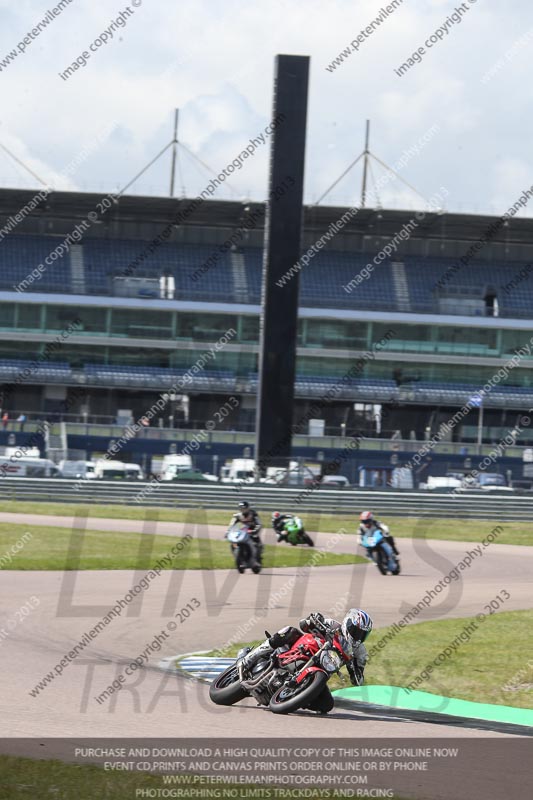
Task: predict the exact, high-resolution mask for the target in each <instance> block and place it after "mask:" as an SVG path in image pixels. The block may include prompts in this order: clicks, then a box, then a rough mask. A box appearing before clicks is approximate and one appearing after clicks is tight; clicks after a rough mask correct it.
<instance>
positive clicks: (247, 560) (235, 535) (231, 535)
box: [226, 525, 261, 575]
mask: <svg viewBox="0 0 533 800" xmlns="http://www.w3.org/2000/svg"><path fill="white" fill-rule="evenodd" d="M226 538H227V540H228V542H229V543H230V547H231V553H232V555H233V558H234V559H235V566H236V567H237V570H238V572H239V573H240V574H241V575H242V573H243V572H244V571H245V570H246V569H251V570H252V572H253V573H254V574H255V575H258V574H259V573H260V572H261V563H260V561H259V558H258V552H257V545H256V543H255V542H254V540H253V539H252V537H251V536H250V534H249V532H248V528H246V527H239V526H236V525H233V526H232V527H231V528H229V529H228V532H227V534H226Z"/></svg>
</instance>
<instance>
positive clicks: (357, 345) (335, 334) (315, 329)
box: [306, 319, 367, 350]
mask: <svg viewBox="0 0 533 800" xmlns="http://www.w3.org/2000/svg"><path fill="white" fill-rule="evenodd" d="M366 335H367V323H366V322H347V321H343V320H325V319H308V320H307V336H306V344H307V346H310V347H330V348H340V349H346V348H348V349H351V350H364V349H366Z"/></svg>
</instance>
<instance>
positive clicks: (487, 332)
mask: <svg viewBox="0 0 533 800" xmlns="http://www.w3.org/2000/svg"><path fill="white" fill-rule="evenodd" d="M436 336H437V342H436V349H437V351H438V352H445V353H459V354H461V353H465V354H469V355H483V354H486V353H487V352H490V353H491V354H496V353H497V347H498V334H497V331H496V330H493V329H491V328H458V327H453V326H451V325H440V326H439V327H437V329H436Z"/></svg>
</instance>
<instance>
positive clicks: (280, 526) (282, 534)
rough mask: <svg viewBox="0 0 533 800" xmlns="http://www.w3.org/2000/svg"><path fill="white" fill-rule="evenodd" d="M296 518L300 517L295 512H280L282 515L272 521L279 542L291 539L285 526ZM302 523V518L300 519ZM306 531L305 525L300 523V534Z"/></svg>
mask: <svg viewBox="0 0 533 800" xmlns="http://www.w3.org/2000/svg"><path fill="white" fill-rule="evenodd" d="M294 519H300V518H299V517H296V515H295V514H280V516H279V517H278V518H277V519H276V520H274V522H273V523H272V527H273V528H274V530H275V531H276V533H277V535H278V539H277V541H278V542H288V541H289V532H288V531H287V530H286V528H285V526H286V524H287V523H288V522H291V521H292V520H294ZM300 523H301V520H300ZM303 533H305V531H304V528H303V525H301V524H300V535H302V534H303Z"/></svg>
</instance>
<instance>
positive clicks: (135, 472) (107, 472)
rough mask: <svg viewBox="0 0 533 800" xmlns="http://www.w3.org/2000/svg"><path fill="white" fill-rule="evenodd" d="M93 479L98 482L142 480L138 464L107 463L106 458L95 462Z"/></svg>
mask: <svg viewBox="0 0 533 800" xmlns="http://www.w3.org/2000/svg"><path fill="white" fill-rule="evenodd" d="M94 477H95V479H96V480H100V481H117V480H122V481H135V480H142V479H143V474H142V470H141V468H140V466H139V465H138V464H128V463H125V462H124V461H108V459H106V458H101V459H99V460H98V461H97V462H96V466H95V468H94Z"/></svg>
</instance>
